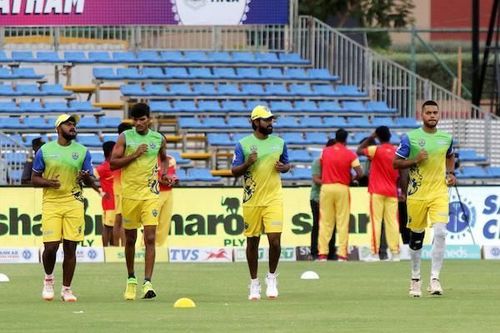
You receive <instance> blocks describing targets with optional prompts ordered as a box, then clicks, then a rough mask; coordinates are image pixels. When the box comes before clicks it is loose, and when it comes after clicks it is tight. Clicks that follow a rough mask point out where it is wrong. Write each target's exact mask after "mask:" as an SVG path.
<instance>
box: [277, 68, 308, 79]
mask: <svg viewBox="0 0 500 333" xmlns="http://www.w3.org/2000/svg"><path fill="white" fill-rule="evenodd" d="M283 76H285V77H286V78H287V79H291V80H308V79H309V78H308V77H307V74H306V71H305V70H304V69H303V68H288V69H286V70H285V72H284V74H283Z"/></svg>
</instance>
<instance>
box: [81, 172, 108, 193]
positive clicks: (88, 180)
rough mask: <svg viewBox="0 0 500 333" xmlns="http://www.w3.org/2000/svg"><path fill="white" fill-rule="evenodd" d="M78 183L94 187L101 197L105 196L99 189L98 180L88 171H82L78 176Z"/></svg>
mask: <svg viewBox="0 0 500 333" xmlns="http://www.w3.org/2000/svg"><path fill="white" fill-rule="evenodd" d="M77 179H78V182H79V183H80V182H81V183H83V184H84V185H86V186H89V187H92V189H94V191H96V192H97V193H99V195H100V196H103V195H104V194H103V192H102V191H101V189H100V188H99V186H98V185H97V182H96V178H95V177H94V176H92V175H91V174H90V172H89V171H88V170H80V172H79V173H78V176H77Z"/></svg>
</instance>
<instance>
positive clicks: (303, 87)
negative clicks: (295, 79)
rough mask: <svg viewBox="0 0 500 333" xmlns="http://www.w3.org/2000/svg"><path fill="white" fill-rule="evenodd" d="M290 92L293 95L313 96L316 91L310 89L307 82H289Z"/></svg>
mask: <svg viewBox="0 0 500 333" xmlns="http://www.w3.org/2000/svg"><path fill="white" fill-rule="evenodd" d="M290 93H291V94H292V95H294V96H314V95H316V93H315V92H314V91H312V89H311V86H310V85H309V84H296V83H294V84H291V85H290Z"/></svg>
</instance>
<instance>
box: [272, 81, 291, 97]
mask: <svg viewBox="0 0 500 333" xmlns="http://www.w3.org/2000/svg"><path fill="white" fill-rule="evenodd" d="M266 95H269V96H289V95H291V93H290V92H289V91H288V89H287V88H286V85H284V84H280V83H276V84H266Z"/></svg>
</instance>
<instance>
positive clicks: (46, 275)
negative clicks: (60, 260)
mask: <svg viewBox="0 0 500 333" xmlns="http://www.w3.org/2000/svg"><path fill="white" fill-rule="evenodd" d="M45 280H54V273H52V274H45Z"/></svg>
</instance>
